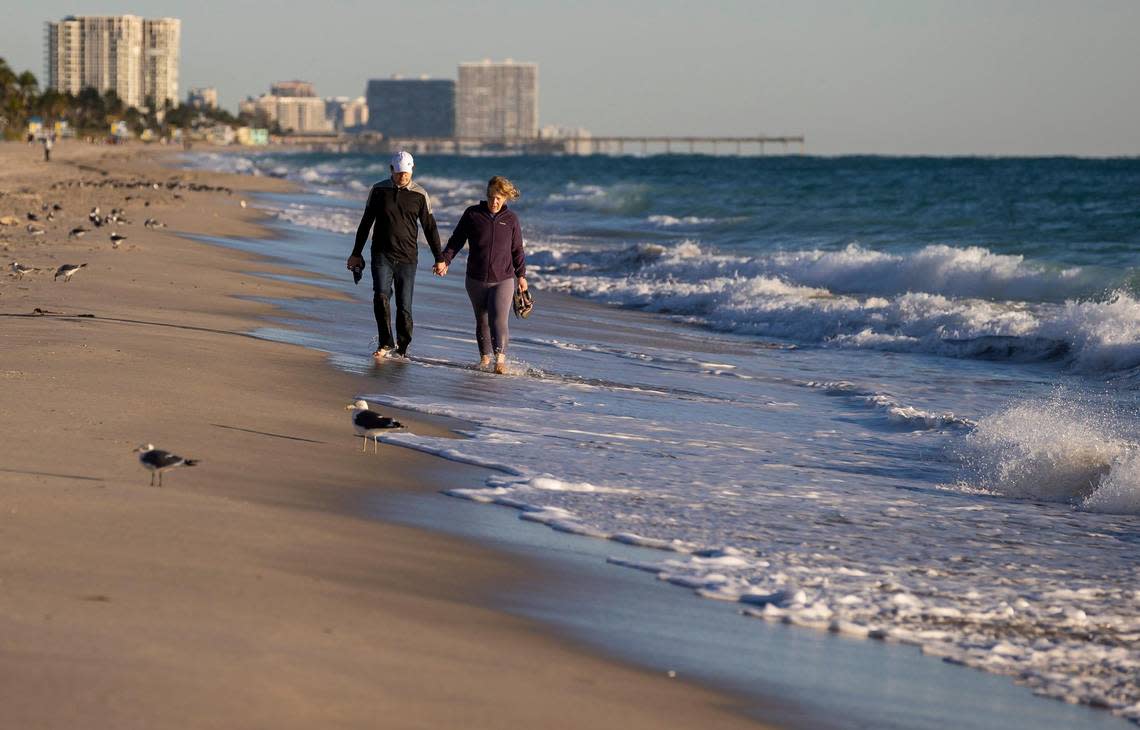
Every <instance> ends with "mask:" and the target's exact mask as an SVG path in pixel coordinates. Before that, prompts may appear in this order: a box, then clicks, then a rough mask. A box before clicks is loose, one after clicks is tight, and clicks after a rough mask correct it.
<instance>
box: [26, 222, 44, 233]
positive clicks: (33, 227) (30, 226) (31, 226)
mask: <svg viewBox="0 0 1140 730" xmlns="http://www.w3.org/2000/svg"><path fill="white" fill-rule="evenodd" d="M28 233H30V234H32V235H33V236H42V235H44V229H43V228H41V227H39V226H37V225H36V224H35V223H29V224H28Z"/></svg>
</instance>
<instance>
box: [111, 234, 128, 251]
mask: <svg viewBox="0 0 1140 730" xmlns="http://www.w3.org/2000/svg"><path fill="white" fill-rule="evenodd" d="M125 240H127V237H126V236H121V235H119V234H118V233H112V234H111V248H118V247H119V244H120V243H122V242H123V241H125Z"/></svg>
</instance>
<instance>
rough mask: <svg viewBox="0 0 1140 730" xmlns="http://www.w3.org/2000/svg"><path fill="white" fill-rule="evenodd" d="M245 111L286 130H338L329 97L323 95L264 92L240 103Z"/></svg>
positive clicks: (327, 131)
mask: <svg viewBox="0 0 1140 730" xmlns="http://www.w3.org/2000/svg"><path fill="white" fill-rule="evenodd" d="M239 109H240V111H241V112H244V113H248V114H251V115H256V116H257V117H261V119H260V120H259V121H258V123H265V124H273V123H274V122H276V123H277V124H278V125H279V126H280V127H281V131H283V132H285V133H286V134H330V133H332V132H333V131H334V129H333V122H332V121H330V120H329V118H328V116H327V114H326V109H325V100H324V99H322V98H320V97H319V96H275V95H273V94H262V95H261V96H259V97H257V98H256V99H253V98H249V99H246V100H245V101H243V102H241V104H240V105H239Z"/></svg>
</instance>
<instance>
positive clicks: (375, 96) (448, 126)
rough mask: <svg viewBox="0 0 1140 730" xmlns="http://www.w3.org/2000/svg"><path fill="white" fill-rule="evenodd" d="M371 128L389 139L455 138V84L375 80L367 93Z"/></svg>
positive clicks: (447, 81) (452, 82)
mask: <svg viewBox="0 0 1140 730" xmlns="http://www.w3.org/2000/svg"><path fill="white" fill-rule="evenodd" d="M366 98H367V102H368V128H369V129H371V130H373V131H376V132H380V133H381V134H383V135H384V136H385V137H453V136H455V82H454V81H452V80H450V79H429V78H426V77H425V78H418V79H403V78H400V77H398V76H394V77H392V78H390V79H372V80H370V81H369V82H368V89H367V92H366Z"/></svg>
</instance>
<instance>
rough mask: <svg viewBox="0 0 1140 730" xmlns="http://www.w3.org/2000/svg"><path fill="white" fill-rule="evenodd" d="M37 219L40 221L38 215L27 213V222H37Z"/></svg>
mask: <svg viewBox="0 0 1140 730" xmlns="http://www.w3.org/2000/svg"><path fill="white" fill-rule="evenodd" d="M39 219H40V217H39V216H38V215H36V214H35V213H32V212H31V211H29V212H28V220H30V221H38V220H39Z"/></svg>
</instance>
